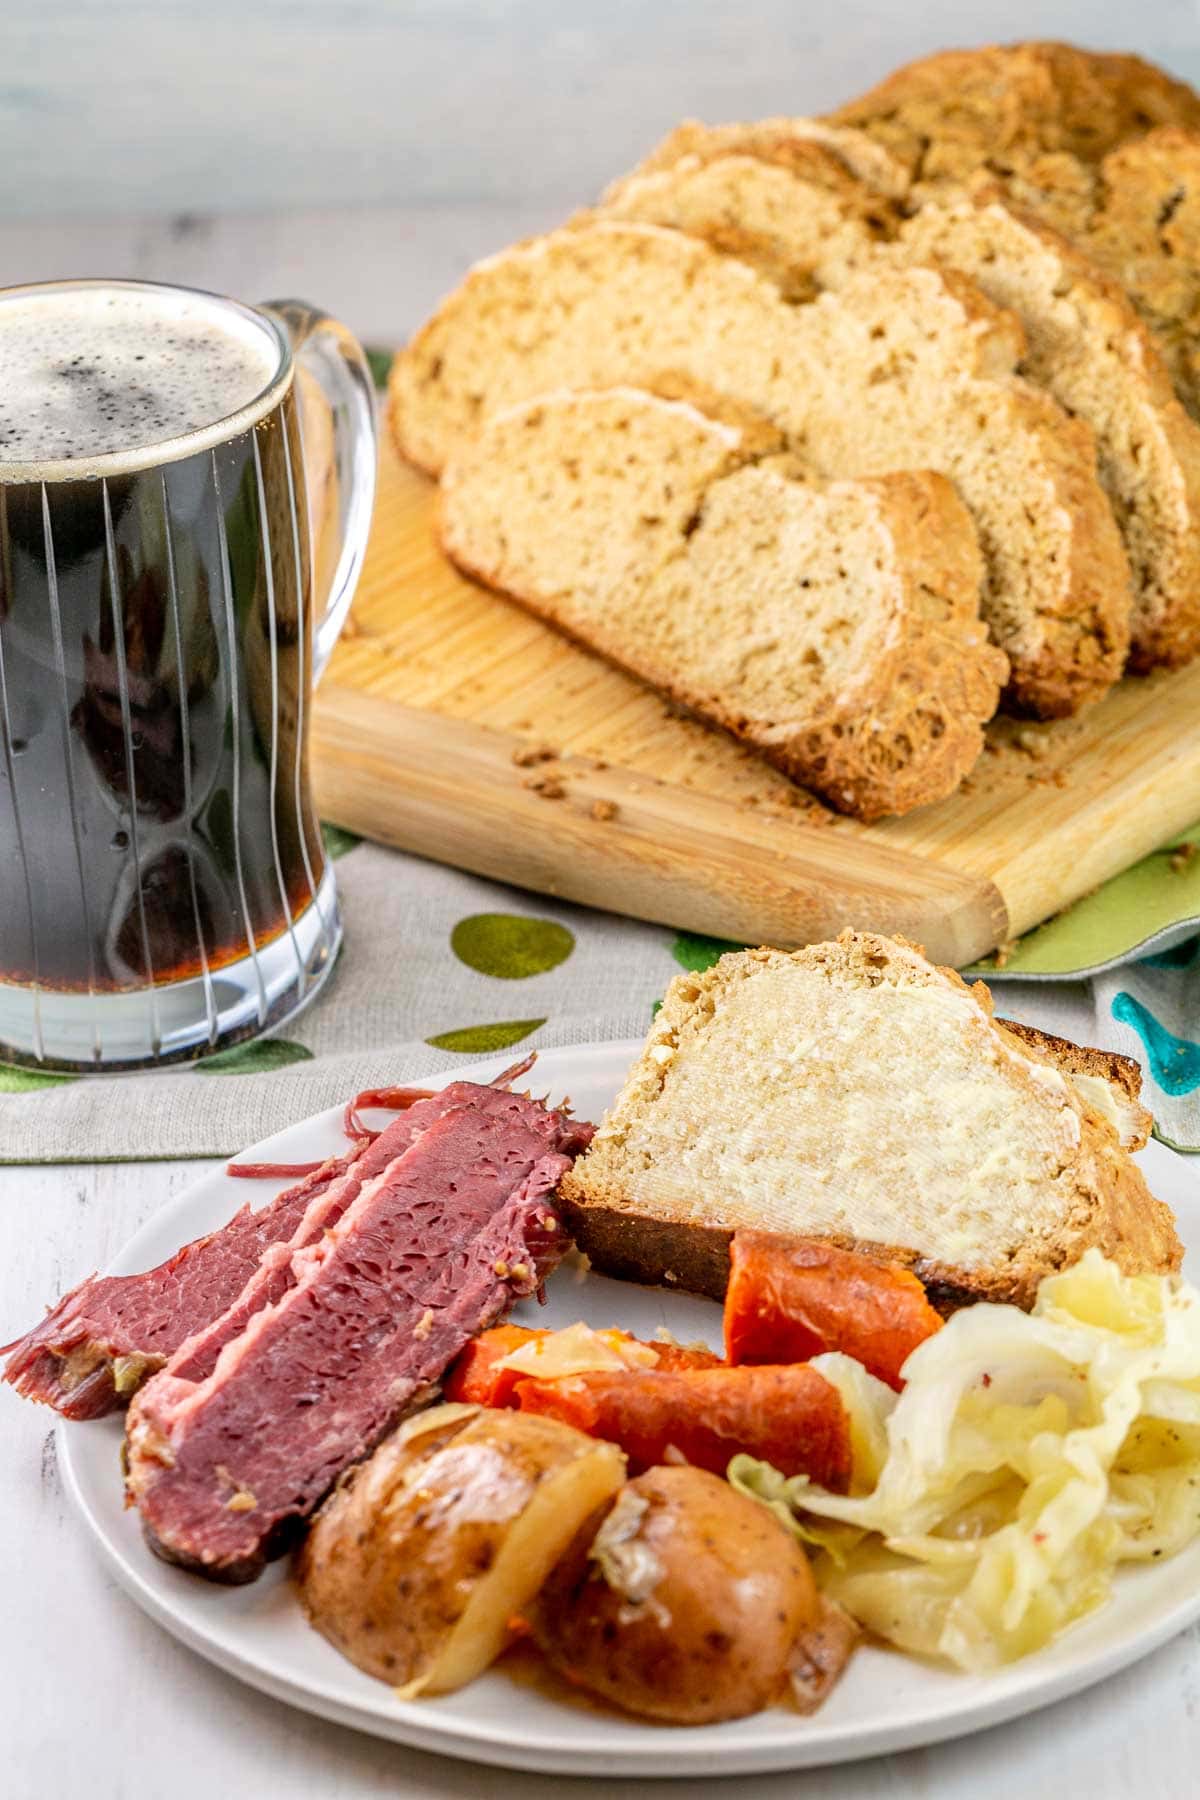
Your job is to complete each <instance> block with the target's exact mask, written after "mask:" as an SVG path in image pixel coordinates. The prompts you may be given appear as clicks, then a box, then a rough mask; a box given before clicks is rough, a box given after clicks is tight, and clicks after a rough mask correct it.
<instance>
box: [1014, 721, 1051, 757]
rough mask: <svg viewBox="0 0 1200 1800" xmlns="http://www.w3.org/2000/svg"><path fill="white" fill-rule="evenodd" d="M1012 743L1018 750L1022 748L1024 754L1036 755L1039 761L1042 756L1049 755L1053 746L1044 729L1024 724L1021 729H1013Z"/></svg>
mask: <svg viewBox="0 0 1200 1800" xmlns="http://www.w3.org/2000/svg"><path fill="white" fill-rule="evenodd" d="M1013 743H1014V744H1015V745H1016V747H1017V749H1018V750H1023V751H1024V752H1025V755H1026V756H1033V757H1036V758H1037V759H1038V760H1039V761H1040V759H1041V758H1042V757H1043V756H1049V754H1050V752H1051V750H1052V749H1053V747H1054V746H1053V745H1052V744H1051V742H1050V737H1049V734H1048V733H1047V732H1045V731H1038V730H1037V728H1036V727H1035V726H1032V725H1026V726H1025V727H1024V728H1023V729H1022V730H1020V731H1015V732H1014V733H1013Z"/></svg>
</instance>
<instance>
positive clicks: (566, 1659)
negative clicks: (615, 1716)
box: [532, 1467, 819, 1725]
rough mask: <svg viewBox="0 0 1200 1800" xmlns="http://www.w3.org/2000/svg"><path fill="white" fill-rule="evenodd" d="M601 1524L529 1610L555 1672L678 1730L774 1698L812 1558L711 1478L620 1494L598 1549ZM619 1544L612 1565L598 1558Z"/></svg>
mask: <svg viewBox="0 0 1200 1800" xmlns="http://www.w3.org/2000/svg"><path fill="white" fill-rule="evenodd" d="M639 1515H640V1516H639ZM594 1524H595V1521H591V1522H589V1524H588V1525H587V1526H585V1527H584V1529H583V1530H582V1531H581V1532H580V1534H579V1535H578V1537H577V1538H576V1540H575V1542H574V1543H573V1545H572V1546H571V1549H570V1550H569V1551H568V1553H567V1555H566V1556H565V1557H564V1559H563V1561H562V1562H561V1563H560V1564H559V1565H558V1567H557V1568H556V1569H555V1571H554V1573H553V1574H552V1575H551V1576H550V1579H549V1580H548V1582H547V1583H546V1584H545V1586H544V1587H543V1589H542V1592H541V1595H540V1597H539V1599H538V1602H537V1604H536V1606H535V1608H534V1612H533V1617H532V1623H533V1627H534V1632H535V1635H536V1637H537V1640H538V1643H539V1644H540V1646H541V1648H542V1651H543V1653H544V1654H545V1656H546V1658H547V1660H548V1662H550V1664H551V1665H552V1667H554V1668H555V1669H556V1670H557V1671H558V1672H559V1673H560V1674H562V1675H564V1676H566V1678H567V1679H568V1680H570V1681H573V1682H574V1683H576V1684H577V1685H578V1686H581V1687H584V1688H587V1689H588V1690H589V1691H590V1692H592V1693H594V1694H598V1695H600V1696H602V1697H603V1698H604V1699H606V1700H609V1701H611V1702H612V1703H613V1704H614V1705H616V1706H619V1707H621V1708H622V1709H623V1710H624V1711H626V1712H630V1713H636V1714H638V1715H640V1716H641V1717H643V1718H649V1719H660V1720H663V1721H666V1722H670V1723H674V1724H679V1725H701V1724H708V1723H711V1722H713V1721H715V1720H718V1719H735V1718H741V1717H743V1716H744V1715H746V1714H747V1713H753V1712H758V1711H760V1710H761V1708H762V1707H764V1706H769V1705H770V1704H771V1703H772V1701H774V1700H775V1699H777V1698H778V1697H779V1695H780V1693H781V1691H782V1689H783V1687H784V1684H785V1681H786V1677H787V1670H788V1665H789V1661H790V1659H791V1656H792V1653H793V1649H794V1646H795V1644H796V1641H797V1639H798V1638H799V1637H800V1636H801V1634H802V1633H803V1632H804V1631H805V1630H807V1629H808V1628H809V1627H810V1626H811V1625H812V1624H813V1623H814V1621H815V1620H816V1618H817V1615H818V1609H819V1600H818V1595H817V1590H816V1587H815V1584H814V1582H813V1578H812V1574H811V1571H810V1569H809V1566H808V1560H807V1558H806V1557H805V1555H804V1552H803V1550H802V1549H801V1548H800V1546H799V1545H798V1544H797V1543H796V1542H795V1540H794V1539H793V1538H792V1537H790V1536H789V1534H788V1533H787V1532H785V1531H784V1530H783V1528H782V1527H781V1526H780V1525H779V1524H777V1523H776V1521H775V1520H774V1519H773V1518H772V1517H771V1515H770V1513H768V1512H767V1510H766V1509H765V1507H762V1506H760V1505H758V1504H757V1503H756V1502H755V1501H753V1500H750V1499H748V1498H747V1497H746V1496H745V1495H744V1494H739V1493H736V1492H735V1491H734V1490H733V1489H732V1488H731V1487H730V1486H729V1485H728V1483H727V1482H725V1481H722V1480H721V1479H720V1478H719V1477H718V1476H716V1475H711V1474H708V1473H707V1472H706V1471H704V1470H702V1469H694V1468H688V1467H671V1468H667V1467H663V1468H655V1469H650V1470H648V1471H647V1472H646V1474H644V1475H640V1476H639V1477H638V1478H637V1480H636V1481H631V1482H628V1483H627V1484H626V1485H625V1487H624V1488H623V1489H622V1491H621V1495H620V1496H619V1497H618V1500H617V1503H616V1505H615V1506H614V1507H613V1509H612V1511H611V1512H610V1513H609V1514H608V1516H607V1519H606V1520H605V1523H604V1525H603V1526H602V1527H601V1536H600V1544H599V1545H598V1546H597V1545H595V1538H596V1533H595V1530H594ZM614 1534H615V1536H616V1537H618V1538H621V1539H623V1545H622V1548H621V1550H620V1551H619V1553H618V1556H617V1558H616V1559H615V1561H616V1563H617V1564H618V1565H619V1566H617V1567H614V1566H613V1564H614V1559H613V1558H612V1557H610V1555H609V1554H607V1552H605V1553H603V1554H602V1555H601V1558H600V1560H597V1557H596V1556H595V1555H593V1554H592V1552H593V1548H594V1547H595V1548H598V1549H601V1550H602V1551H603V1547H604V1543H605V1537H606V1536H608V1537H610V1538H611V1537H612V1536H613V1535H614ZM656 1565H657V1569H656ZM614 1577H615V1579H616V1583H617V1585H613V1580H614Z"/></svg>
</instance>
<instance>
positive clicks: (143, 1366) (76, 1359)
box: [0, 1077, 503, 1419]
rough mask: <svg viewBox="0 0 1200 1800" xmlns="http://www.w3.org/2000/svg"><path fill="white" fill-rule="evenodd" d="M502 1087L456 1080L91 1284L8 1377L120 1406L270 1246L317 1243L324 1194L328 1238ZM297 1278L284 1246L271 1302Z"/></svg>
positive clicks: (38, 1391) (38, 1332) (70, 1397)
mask: <svg viewBox="0 0 1200 1800" xmlns="http://www.w3.org/2000/svg"><path fill="white" fill-rule="evenodd" d="M501 1079H503V1077H502V1078H501ZM493 1091H494V1090H493V1089H491V1088H480V1087H478V1086H477V1085H476V1083H474V1082H471V1081H456V1082H453V1083H452V1084H451V1085H450V1086H449V1087H447V1088H444V1089H443V1090H442V1091H441V1092H440V1093H438V1094H434V1095H432V1096H431V1097H430V1098H429V1099H428V1100H421V1101H418V1102H417V1104H416V1105H414V1106H412V1107H410V1108H409V1110H408V1111H407V1112H405V1113H402V1114H401V1115H400V1117H399V1118H397V1119H395V1120H393V1121H392V1123H391V1124H390V1125H389V1126H388V1127H387V1128H386V1130H384V1131H383V1132H381V1133H380V1135H379V1137H378V1138H376V1139H375V1140H374V1142H373V1143H369V1144H366V1145H361V1144H360V1145H358V1146H356V1148H355V1149H353V1150H348V1151H346V1152H345V1153H344V1154H343V1155H341V1156H336V1157H331V1158H330V1160H329V1161H328V1162H326V1163H324V1164H322V1166H321V1168H319V1169H316V1170H314V1171H313V1173H312V1174H311V1175H307V1176H306V1177H305V1178H304V1180H303V1181H300V1182H297V1183H296V1185H295V1186H294V1187H289V1188H287V1189H286V1190H285V1191H284V1192H283V1193H282V1194H279V1195H277V1196H276V1198H275V1199H274V1200H272V1201H271V1203H270V1204H269V1205H268V1206H264V1207H262V1208H261V1209H260V1210H259V1211H257V1212H251V1210H250V1208H249V1207H248V1206H244V1207H242V1209H241V1211H240V1212H238V1213H237V1214H236V1215H235V1216H234V1217H233V1218H232V1219H231V1220H230V1221H229V1223H228V1225H223V1226H222V1227H221V1229H220V1230H219V1231H214V1232H211V1233H210V1234H209V1235H208V1236H207V1237H202V1238H196V1240H195V1241H194V1242H193V1243H190V1244H185V1245H184V1247H183V1249H182V1250H177V1251H176V1253H175V1255H174V1256H172V1257H171V1258H170V1259H169V1261H167V1262H165V1263H162V1264H161V1265H160V1266H159V1267H158V1268H156V1269H147V1270H146V1271H145V1272H144V1273H142V1274H140V1275H93V1276H92V1277H91V1278H90V1279H89V1280H87V1281H84V1282H81V1283H80V1285H79V1286H78V1287H77V1288H74V1289H72V1291H71V1292H70V1293H69V1294H66V1295H64V1297H63V1298H62V1299H61V1300H60V1301H59V1302H58V1304H57V1306H55V1307H53V1308H52V1309H51V1311H50V1312H48V1313H47V1315H46V1317H45V1318H44V1319H43V1320H42V1322H41V1324H40V1325H35V1326H34V1328H33V1330H32V1331H30V1332H27V1333H26V1335H25V1336H24V1337H23V1338H20V1339H18V1340H17V1342H16V1343H15V1344H12V1345H9V1346H8V1349H9V1351H10V1354H9V1357H8V1362H7V1364H6V1366H5V1369H4V1379H5V1381H8V1382H11V1383H12V1385H13V1386H14V1387H15V1388H17V1389H18V1391H19V1392H20V1393H22V1394H24V1395H25V1397H26V1398H27V1399H29V1400H41V1401H44V1402H45V1403H46V1405H48V1406H53V1407H56V1408H57V1410H58V1411H59V1412H60V1413H62V1414H63V1415H64V1417H66V1418H68V1419H96V1418H99V1417H100V1416H101V1415H102V1414H103V1413H108V1412H115V1411H117V1410H118V1409H119V1408H120V1407H122V1406H124V1405H125V1402H126V1401H127V1400H128V1398H129V1396H130V1395H131V1394H132V1393H133V1392H134V1391H135V1390H136V1389H137V1388H138V1387H140V1386H141V1384H142V1382H143V1381H144V1380H145V1379H146V1377H147V1375H150V1374H153V1372H154V1371H155V1370H156V1369H161V1368H162V1367H163V1365H164V1364H165V1363H166V1361H167V1359H168V1357H170V1356H172V1355H173V1354H174V1352H175V1350H176V1349H178V1347H179V1345H180V1344H182V1343H183V1342H184V1341H185V1340H186V1339H187V1338H190V1337H191V1336H193V1335H194V1333H196V1332H198V1331H199V1330H200V1329H201V1328H202V1327H203V1326H205V1325H207V1324H208V1323H209V1322H210V1321H211V1320H213V1319H215V1318H218V1317H219V1316H220V1315H221V1314H222V1313H223V1312H224V1311H225V1309H226V1308H227V1307H229V1306H231V1305H232V1304H233V1302H234V1301H235V1300H236V1299H237V1298H238V1296H239V1295H240V1294H241V1293H242V1291H243V1289H244V1288H245V1286H246V1284H247V1282H249V1281H250V1279H251V1277H252V1276H253V1275H254V1273H255V1271H256V1270H257V1269H258V1268H259V1265H260V1263H261V1262H262V1260H263V1257H264V1255H267V1254H268V1253H269V1252H271V1249H272V1246H284V1245H286V1246H288V1249H289V1251H290V1250H292V1249H297V1248H299V1247H300V1246H302V1245H303V1244H305V1243H308V1242H310V1241H311V1236H310V1235H309V1234H308V1232H306V1231H305V1230H303V1229H302V1227H304V1226H305V1222H306V1219H307V1216H308V1214H309V1213H310V1210H312V1208H313V1203H314V1202H315V1201H318V1200H324V1202H325V1204H324V1206H323V1207H322V1208H321V1209H319V1211H317V1212H316V1213H314V1215H313V1218H312V1220H311V1221H310V1222H309V1232H311V1233H315V1234H316V1235H319V1234H320V1232H321V1231H323V1230H325V1229H326V1228H327V1227H328V1226H329V1225H332V1224H333V1223H334V1222H335V1221H336V1219H337V1218H338V1217H339V1216H340V1215H341V1213H342V1212H343V1211H344V1210H345V1208H346V1207H347V1206H348V1205H349V1203H350V1201H351V1200H352V1199H353V1198H354V1196H355V1194H356V1193H357V1192H358V1189H359V1187H360V1185H361V1183H362V1182H363V1181H364V1180H366V1179H369V1178H370V1177H371V1176H373V1175H376V1174H379V1173H380V1171H381V1170H382V1169H383V1168H385V1167H386V1165H387V1163H388V1162H390V1161H391V1160H392V1158H393V1157H395V1156H398V1155H399V1154H400V1153H401V1151H402V1150H405V1149H407V1147H408V1145H409V1144H410V1143H411V1142H412V1140H413V1138H414V1137H415V1136H416V1134H417V1133H418V1132H419V1131H422V1130H424V1128H425V1126H426V1125H428V1124H429V1123H430V1122H431V1120H433V1119H435V1118H437V1117H439V1116H440V1115H441V1114H442V1113H443V1112H445V1111H446V1110H447V1108H448V1107H451V1106H457V1105H461V1104H462V1103H463V1102H464V1101H467V1100H470V1099H471V1098H472V1097H473V1096H476V1095H480V1094H486V1093H491V1092H493ZM381 1158H382V1160H380V1159H381ZM289 1282H290V1255H288V1254H284V1255H282V1256H280V1257H277V1258H276V1261H275V1266H274V1269H273V1271H272V1274H271V1279H270V1281H269V1283H268V1284H267V1286H266V1287H265V1288H264V1289H263V1290H262V1299H263V1300H266V1299H278V1298H279V1296H280V1294H282V1293H283V1291H284V1289H285V1288H286V1286H287V1285H288V1283H289ZM260 1303H261V1302H260ZM0 1353H2V1352H0Z"/></svg>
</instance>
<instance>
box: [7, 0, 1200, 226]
mask: <svg viewBox="0 0 1200 1800" xmlns="http://www.w3.org/2000/svg"><path fill="white" fill-rule="evenodd" d="M1022 36H1043V37H1045V36H1061V37H1067V38H1074V39H1076V40H1078V41H1081V42H1086V43H1089V44H1093V45H1096V46H1102V47H1110V48H1116V47H1122V48H1123V47H1131V48H1137V49H1138V50H1140V51H1142V52H1143V53H1144V54H1146V55H1148V56H1152V57H1154V58H1157V59H1159V60H1161V61H1163V62H1164V63H1166V64H1167V65H1169V66H1170V67H1172V68H1173V69H1175V70H1177V71H1178V72H1179V73H1180V74H1183V75H1185V76H1190V77H1191V78H1192V79H1200V6H1198V3H1197V0H1141V3H1138V0H1041V3H1040V4H1039V3H1037V0H40V3H38V0H0V172H2V173H0V213H3V214H7V215H12V214H15V213H24V214H26V215H34V216H44V215H46V214H48V213H51V214H80V213H95V212H99V213H125V214H128V213H134V212H136V213H143V214H144V213H151V212H167V213H180V212H209V211H212V210H221V211H253V210H259V209H263V208H277V207H281V206H287V205H304V206H323V205H329V204H335V205H336V204H338V203H340V202H342V201H343V200H346V199H356V200H357V201H358V202H360V203H361V204H366V205H380V204H394V203H401V204H405V205H413V204H419V205H423V204H429V205H436V206H439V207H444V206H446V205H477V204H480V203H483V204H487V203H493V202H505V203H511V202H514V201H521V202H523V203H541V204H544V205H546V206H549V207H551V208H558V209H561V208H563V207H566V206H569V205H572V204H574V203H576V202H577V201H580V200H582V199H585V198H587V197H588V196H589V195H591V194H592V193H593V192H594V191H595V189H596V188H597V187H598V186H599V185H600V184H601V183H602V182H603V181H604V180H605V179H606V178H607V177H608V176H609V175H610V174H611V172H612V171H613V170H614V169H619V168H620V167H621V166H622V165H623V164H626V163H628V162H630V161H632V160H633V159H634V158H635V157H636V156H637V154H638V153H639V151H641V150H642V149H643V148H644V147H645V146H646V145H647V144H649V143H650V142H652V141H653V139H654V138H655V137H656V136H657V135H658V134H659V133H660V132H661V131H662V130H664V129H665V128H666V127H667V126H668V125H669V124H671V123H672V122H673V121H674V120H675V119H676V118H677V117H679V116H680V115H681V114H684V113H687V112H693V113H696V114H699V115H701V116H707V117H710V118H720V117H738V116H746V115H754V114H761V113H763V112H769V111H779V112H817V111H821V110H823V109H824V108H825V107H827V106H829V105H832V104H834V103H835V102H836V101H837V100H839V99H840V98H843V97H845V96H848V95H849V94H851V93H854V92H855V91H857V90H858V89H860V88H862V87H864V86H865V85H867V84H868V83H869V82H871V81H873V80H875V79H876V78H877V77H878V76H879V75H881V74H882V73H883V72H884V71H885V70H886V69H888V68H889V67H890V66H891V65H892V64H894V63H896V62H898V61H901V60H903V59H905V58H907V57H909V56H913V55H916V54H919V53H920V52H922V51H925V50H930V49H933V48H936V47H939V46H942V45H947V44H955V43H977V42H984V41H987V40H989V39H994V38H1003V39H1012V38H1015V37H1022Z"/></svg>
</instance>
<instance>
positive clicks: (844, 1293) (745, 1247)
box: [725, 1231, 942, 1388]
mask: <svg viewBox="0 0 1200 1800" xmlns="http://www.w3.org/2000/svg"><path fill="white" fill-rule="evenodd" d="M941 1323H942V1321H941V1319H940V1317H939V1316H938V1314H937V1313H936V1312H935V1311H934V1309H933V1307H932V1306H931V1305H930V1304H929V1301H928V1300H927V1299H926V1297H925V1289H924V1288H923V1287H922V1286H921V1283H920V1282H919V1281H918V1279H917V1277H916V1276H915V1275H914V1274H913V1273H912V1272H911V1270H909V1269H903V1268H901V1267H900V1265H899V1264H898V1263H880V1262H872V1261H871V1260H870V1259H869V1258H868V1257H865V1256H860V1255H857V1254H856V1253H855V1252H854V1251H851V1250H839V1249H837V1248H836V1246H834V1245H832V1244H823V1243H821V1242H819V1241H818V1240H816V1239H810V1238H797V1237H785V1236H783V1235H781V1234H779V1233H776V1232H771V1231H738V1232H735V1233H734V1237H733V1242H732V1244H731V1245H730V1251H729V1286H728V1288H727V1289H726V1293H725V1354H726V1358H727V1360H728V1361H729V1362H730V1363H735V1364H737V1363H782V1362H803V1361H805V1360H807V1358H808V1357H810V1356H817V1355H819V1353H820V1352H821V1351H822V1350H844V1351H845V1353H846V1355H847V1356H853V1357H855V1358H856V1359H857V1361H859V1362H860V1363H862V1364H863V1366H864V1368H867V1369H869V1370H870V1371H871V1374H872V1375H877V1376H878V1377H879V1379H880V1380H881V1381H886V1382H887V1383H888V1385H889V1387H894V1388H899V1387H902V1386H903V1382H902V1381H901V1379H900V1370H901V1369H902V1368H903V1366H904V1363H905V1361H906V1359H907V1357H908V1356H909V1354H910V1352H911V1351H913V1350H915V1349H916V1347H917V1345H918V1344H920V1343H923V1342H924V1341H925V1339H926V1338H927V1337H931V1336H932V1334H933V1333H934V1332H935V1331H937V1330H938V1328H939V1327H940V1325H941Z"/></svg>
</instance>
